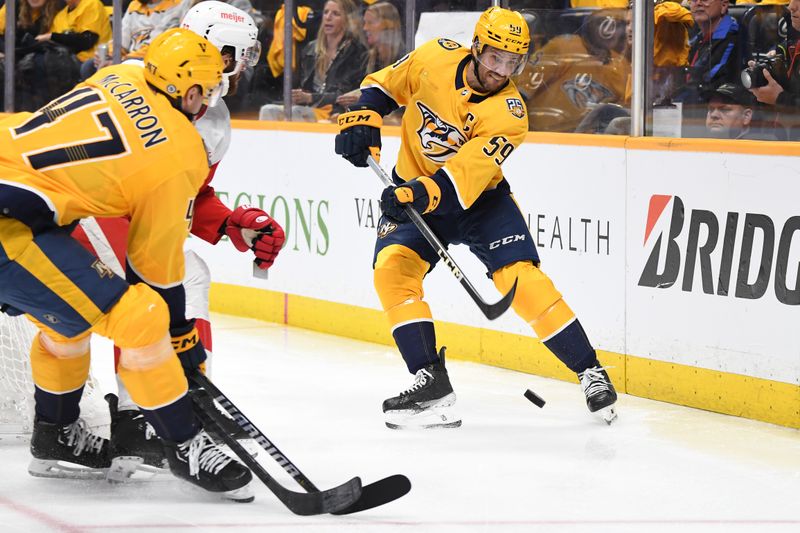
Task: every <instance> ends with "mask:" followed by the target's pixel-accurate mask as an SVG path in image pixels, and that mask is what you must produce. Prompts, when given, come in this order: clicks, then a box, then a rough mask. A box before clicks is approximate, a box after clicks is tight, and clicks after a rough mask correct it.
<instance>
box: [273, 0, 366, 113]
mask: <svg viewBox="0 0 800 533" xmlns="http://www.w3.org/2000/svg"><path fill="white" fill-rule="evenodd" d="M358 19H359V17H358V13H357V11H356V6H355V4H354V3H353V0H328V2H326V3H325V7H324V9H323V12H322V24H321V25H320V28H319V32H318V33H317V38H316V40H314V41H312V42H311V43H309V44H308V46H307V47H306V48H305V50H304V51H303V54H302V57H301V58H300V75H299V79H300V87H299V88H297V89H292V104H293V105H292V119H293V120H299V121H304V122H316V121H324V120H328V119H329V118H330V115H331V113H341V112H342V111H343V110H344V108H343V107H342V106H341V105H339V104H337V103H336V98H337V97H338V96H339V95H341V94H344V93H346V92H348V91H352V90H353V89H356V88H358V86H359V84H360V83H361V80H362V79H363V78H364V76H365V72H366V63H367V49H366V48H365V46H364V45H363V44H362V42H361V38H360V33H361V24H360V21H359V20H358ZM259 118H260V119H261V120H283V118H284V114H283V106H282V105H280V104H266V105H264V106H262V107H261V110H260V112H259Z"/></svg>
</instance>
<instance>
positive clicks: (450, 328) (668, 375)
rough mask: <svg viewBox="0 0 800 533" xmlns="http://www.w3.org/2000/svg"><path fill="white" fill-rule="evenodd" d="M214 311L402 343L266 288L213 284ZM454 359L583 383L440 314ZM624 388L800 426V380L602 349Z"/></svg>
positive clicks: (336, 311)
mask: <svg viewBox="0 0 800 533" xmlns="http://www.w3.org/2000/svg"><path fill="white" fill-rule="evenodd" d="M210 300H211V310H212V311H215V312H220V313H226V314H231V315H236V316H243V317H248V318H256V319H259V320H265V321H268V322H278V323H281V324H287V325H290V326H296V327H301V328H305V329H311V330H314V331H319V332H323V333H330V334H333V335H338V336H341V337H350V338H353V339H358V340H363V341H368V342H374V343H378V344H385V345H388V346H394V341H393V340H392V337H391V335H390V333H389V328H388V327H387V325H386V320H385V317H384V315H383V312H381V311H379V310H377V309H367V308H364V307H357V306H353V305H347V304H341V303H335V302H328V301H324V300H318V299H316V298H309V297H306V296H297V295H294V294H285V293H279V292H274V291H267V290H263V289H255V288H248V287H241V286H238V285H228V284H224V283H212V284H211V294H210ZM436 337H437V340H438V341H439V343H440V344H441V345H444V346H447V347H448V349H447V355H448V357H451V358H452V359H459V360H463V361H473V362H476V363H481V364H485V365H491V366H497V367H501V368H507V369H510V370H516V371H519V372H526V373H529V374H536V375H539V376H544V377H549V378H555V379H560V380H563V381H570V382H573V383H577V378H576V376H575V374H573V373H572V372H570V371H569V370H568V369H567V368H566V367H565V366H564V365H563V364H561V362H560V361H558V359H556V358H555V357H554V356H553V355H552V354H551V353H550V352H549V351H548V350H547V348H545V347H544V345H543V344H542V343H541V342H539V341H538V340H537V339H535V338H532V337H527V336H524V335H515V334H512V333H504V332H500V331H494V330H488V329H483V328H476V327H470V326H464V325H461V324H454V323H451V322H442V321H437V323H436ZM598 357H599V359H600V362H601V363H602V364H603V365H604V366H608V367H611V368H610V369H609V372H608V373H609V375H610V377H611V379H612V381H613V382H614V384H615V385H616V386H617V389H618V390H619V391H620V392H624V393H626V394H630V395H632V396H639V397H641V398H649V399H652V400H659V401H664V402H669V403H673V404H677V405H685V406H687V407H695V408H698V409H705V410H707V411H714V412H717V413H723V414H729V415H734V416H739V417H743V418H751V419H754V420H761V421H764V422H770V423H773V424H779V425H782V426H788V427H792V428H799V429H800V386H797V385H792V384H789V383H782V382H777V381H770V380H767V379H760V378H753V377H750V376H742V375H738V374H730V373H726V372H719V371H715V370H707V369H703V368H696V367H691V366H686V365H679V364H675V363H666V362H663V361H655V360H651V359H645V358H642V357H637V356H633V355H625V354H619V353H614V352H606V351H602V350H598Z"/></svg>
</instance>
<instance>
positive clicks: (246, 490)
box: [222, 483, 256, 503]
mask: <svg viewBox="0 0 800 533" xmlns="http://www.w3.org/2000/svg"><path fill="white" fill-rule="evenodd" d="M222 496H223V497H224V498H225V499H226V500H231V501H234V502H236V503H250V502H252V501H253V500H255V499H256V498H255V496H254V495H253V489H252V487H250V484H249V483H248V484H247V485H245V486H244V487H241V488H238V489H235V490H229V491H227V492H223V493H222Z"/></svg>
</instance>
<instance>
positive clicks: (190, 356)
mask: <svg viewBox="0 0 800 533" xmlns="http://www.w3.org/2000/svg"><path fill="white" fill-rule="evenodd" d="M169 334H170V336H171V337H172V349H173V350H175V353H177V354H178V358H179V359H180V360H181V366H183V370H184V372H186V374H190V373H191V372H192V371H194V370H195V369H198V368H199V369H201V370H202V368H203V363H204V362H205V360H206V357H207V355H206V349H205V348H204V347H203V343H202V342H200V334H199V333H198V332H197V328H196V327H194V320H190V321H189V322H188V323H187V324H186V325H185V326H180V327H177V328H172V329H170V330H169Z"/></svg>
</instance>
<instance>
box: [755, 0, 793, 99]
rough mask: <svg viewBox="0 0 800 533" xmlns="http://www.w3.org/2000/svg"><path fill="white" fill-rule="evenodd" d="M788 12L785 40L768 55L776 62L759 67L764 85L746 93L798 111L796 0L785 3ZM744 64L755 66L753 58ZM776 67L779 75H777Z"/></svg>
mask: <svg viewBox="0 0 800 533" xmlns="http://www.w3.org/2000/svg"><path fill="white" fill-rule="evenodd" d="M789 15H790V18H791V26H792V27H791V29H789V31H788V32H787V35H786V39H785V40H784V41H783V43H781V45H779V46H778V47H777V49H775V50H772V51H770V52H769V54H768V56H769V57H770V58H772V60H773V61H776V62H775V63H774V64H775V67H770V68H764V69H762V70H761V72H762V74H763V75H764V78H765V79H766V82H767V83H766V85H763V86H761V87H753V88H751V89H750V92H752V93H753V95H754V96H755V98H756V99H757V100H758V101H759V102H762V103H764V104H767V105H773V106H779V107H782V108H784V109H783V110H782V111H790V112H794V113H796V112H798V111H799V110H800V61H798V60H797V56H798V55H800V0H791V1H790V2H789ZM748 66H749V67H751V68H753V67H755V61H750V62H749V63H748ZM778 70H780V71H781V72H780V74H782V75H779V73H778V72H777V71H778ZM776 78H778V79H776Z"/></svg>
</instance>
